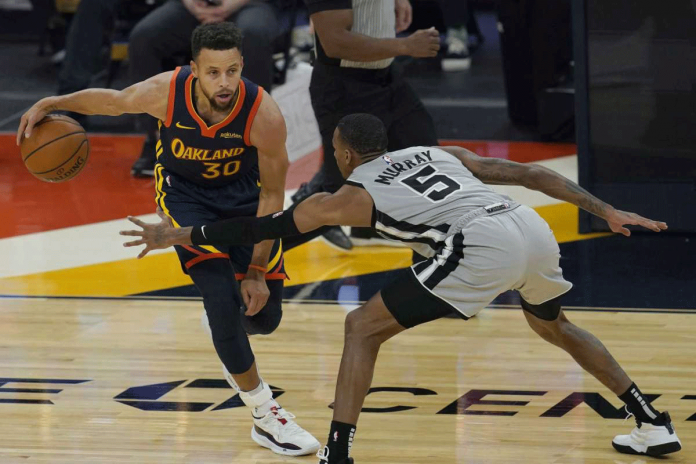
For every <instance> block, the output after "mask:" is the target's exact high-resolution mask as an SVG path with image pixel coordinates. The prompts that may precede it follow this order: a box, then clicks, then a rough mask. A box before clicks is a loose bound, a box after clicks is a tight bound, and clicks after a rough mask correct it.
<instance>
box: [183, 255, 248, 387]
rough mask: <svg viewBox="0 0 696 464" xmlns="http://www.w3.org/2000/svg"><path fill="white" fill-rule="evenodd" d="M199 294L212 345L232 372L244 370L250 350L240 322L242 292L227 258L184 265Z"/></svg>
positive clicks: (245, 369)
mask: <svg viewBox="0 0 696 464" xmlns="http://www.w3.org/2000/svg"><path fill="white" fill-rule="evenodd" d="M188 274H189V276H190V277H191V279H192V280H193V283H194V284H196V287H197V288H198V290H199V291H200V292H201V296H202V297H203V306H204V307H205V311H206V314H207V315H208V323H209V324H210V331H211V332H212V337H213V345H214V346H215V351H217V353H218V356H219V357H220V360H221V361H222V363H223V364H224V365H225V368H227V370H228V371H229V372H231V373H232V374H242V373H244V372H246V371H248V370H249V369H250V368H251V366H252V364H253V363H254V353H253V352H252V350H251V345H250V344H249V338H248V337H247V334H246V332H245V330H244V327H243V325H242V321H241V319H242V312H241V311H242V307H243V301H242V295H241V293H240V291H239V286H238V284H237V281H236V280H235V273H234V269H233V268H232V264H231V263H230V262H229V260H227V259H209V260H206V261H203V262H200V263H198V264H196V265H194V266H191V267H190V268H189V269H188Z"/></svg>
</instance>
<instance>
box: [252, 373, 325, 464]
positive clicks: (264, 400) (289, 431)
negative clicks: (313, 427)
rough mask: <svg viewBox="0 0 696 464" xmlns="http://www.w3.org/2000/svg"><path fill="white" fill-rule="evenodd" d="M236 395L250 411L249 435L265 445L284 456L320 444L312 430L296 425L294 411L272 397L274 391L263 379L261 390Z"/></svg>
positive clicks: (309, 450) (302, 452)
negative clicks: (251, 422) (252, 424)
mask: <svg viewBox="0 0 696 464" xmlns="http://www.w3.org/2000/svg"><path fill="white" fill-rule="evenodd" d="M262 382H263V381H262ZM239 397H240V398H241V399H242V401H243V402H244V404H246V405H247V406H248V407H249V408H251V411H252V413H251V416H252V417H253V418H254V426H253V427H252V428H251V439H252V440H254V441H255V442H256V443H258V444H259V445H261V446H263V447H264V448H268V449H270V450H271V451H273V452H274V453H277V454H284V455H286V456H303V455H305V454H311V453H315V452H316V451H317V450H318V449H319V447H320V446H321V445H320V444H319V441H318V440H317V439H316V438H314V437H313V436H312V434H311V433H309V432H307V431H306V430H304V429H303V428H302V427H300V426H299V425H297V423H296V422H295V420H294V419H295V415H294V414H290V413H289V412H287V411H286V410H285V409H283V408H282V407H281V406H280V405H279V404H278V403H277V402H276V400H274V399H273V393H272V392H271V389H270V387H269V386H268V384H266V383H265V382H263V389H262V390H261V391H260V392H258V393H256V394H253V395H252V394H250V393H249V392H240V393H239Z"/></svg>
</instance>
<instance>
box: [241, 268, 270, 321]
mask: <svg viewBox="0 0 696 464" xmlns="http://www.w3.org/2000/svg"><path fill="white" fill-rule="evenodd" d="M241 287H242V298H243V299H244V304H245V305H246V307H247V310H246V312H245V313H244V315H245V316H254V315H255V314H257V313H258V312H259V311H261V310H262V309H263V307H264V306H266V302H267V301H268V297H269V296H271V292H270V290H268V285H266V276H265V275H263V274H259V275H258V276H257V275H251V274H247V276H246V277H245V278H244V280H242V285H241Z"/></svg>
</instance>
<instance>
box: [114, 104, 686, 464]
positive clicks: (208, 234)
mask: <svg viewBox="0 0 696 464" xmlns="http://www.w3.org/2000/svg"><path fill="white" fill-rule="evenodd" d="M333 143H334V148H335V157H336V160H337V162H338V165H339V167H340V169H341V172H342V173H343V175H344V177H346V179H347V181H346V184H345V185H344V186H343V187H342V188H341V189H340V190H338V191H337V192H336V193H334V194H328V193H320V194H316V195H314V196H312V197H310V198H308V199H307V200H305V201H304V202H302V203H300V204H299V205H297V206H296V207H295V208H293V209H291V210H288V211H287V212H285V213H282V212H280V213H276V214H273V215H270V216H265V217H262V218H255V217H254V218H252V217H249V218H235V219H231V220H228V221H223V222H219V223H214V224H208V225H205V226H198V227H189V228H181V229H174V228H171V227H170V226H169V223H168V222H167V221H166V220H164V221H163V222H162V223H160V224H144V223H142V222H141V221H138V220H136V219H131V220H132V221H133V222H134V223H136V224H137V225H139V226H141V227H142V228H143V230H139V231H125V232H122V234H123V235H134V236H140V237H141V239H140V240H135V241H133V242H130V243H127V244H125V245H126V246H135V245H141V244H145V245H146V248H145V249H144V250H143V251H142V252H141V254H140V256H143V255H144V254H146V253H147V252H149V251H150V250H153V249H157V248H165V247H167V246H171V245H184V244H186V245H191V244H194V245H202V244H220V243H223V244H237V243H240V244H241V243H253V242H258V241H261V240H267V239H271V238H276V237H280V236H290V235H296V234H299V233H304V232H308V231H311V230H314V229H317V228H319V227H321V226H324V225H339V224H340V225H349V226H362V227H365V226H372V227H374V228H375V229H376V230H377V231H378V232H379V233H380V234H382V235H383V236H384V237H386V238H390V239H394V240H399V241H402V242H404V243H406V244H407V245H409V246H410V247H411V248H413V249H414V250H415V251H417V252H418V253H420V254H422V255H424V256H426V257H428V259H427V260H426V261H424V262H421V263H417V264H414V265H413V266H411V267H410V268H409V269H407V270H405V271H404V272H403V273H402V274H401V275H400V276H399V277H398V278H397V279H396V280H395V281H394V282H392V283H390V284H388V285H387V286H386V287H385V288H383V289H382V290H381V291H380V292H379V293H378V294H377V295H375V296H374V297H373V298H371V299H370V300H369V301H368V302H367V303H365V304H364V305H363V306H362V307H360V308H359V309H357V310H355V311H353V312H351V313H350V314H348V316H347V317H346V332H345V333H346V340H345V346H344V351H343V358H342V360H341V367H340V371H339V374H338V381H337V386H336V400H335V406H334V415H333V421H332V423H331V430H330V433H329V439H328V442H327V445H326V447H325V448H324V450H323V451H320V453H319V458H320V459H321V461H320V462H321V463H322V464H334V463H338V464H349V463H353V459H352V458H350V457H349V451H350V446H351V444H352V440H353V436H354V434H355V424H356V423H357V421H358V416H359V414H360V410H361V408H362V405H363V402H364V399H365V396H366V394H367V392H368V390H369V388H370V383H371V382H372V375H373V372H374V366H375V361H376V358H377V353H378V352H379V347H380V345H381V344H382V343H384V342H385V341H387V340H388V339H390V338H391V337H393V336H394V335H396V334H398V333H399V332H402V331H404V330H406V329H408V328H411V327H414V326H416V325H419V324H423V323H425V322H429V321H432V320H435V319H438V318H440V317H442V316H444V315H446V314H448V313H450V312H451V311H452V310H456V311H458V312H459V314H461V316H462V318H464V319H467V318H469V317H472V316H474V315H475V314H476V313H478V312H479V311H480V310H481V309H483V308H484V307H486V306H487V305H488V304H489V303H490V302H491V301H493V299H494V298H495V297H496V296H498V295H499V294H500V293H502V292H504V291H507V290H511V289H512V290H517V291H518V292H519V294H520V297H521V304H522V308H523V309H524V315H525V317H526V319H527V322H528V323H529V325H530V326H531V328H532V329H533V330H534V331H535V332H536V333H537V334H539V335H540V336H541V337H542V338H543V339H544V340H546V341H548V342H549V343H552V344H554V345H556V346H558V347H560V348H562V349H564V350H565V351H567V352H568V353H569V354H570V355H571V356H572V357H573V358H574V359H575V360H576V361H577V362H578V364H580V366H581V367H583V368H584V369H585V370H586V371H587V372H589V373H590V374H592V375H593V376H594V377H595V378H596V379H597V380H599V381H600V382H602V383H603V384H604V385H605V386H606V387H607V388H608V389H610V390H611V391H612V392H614V393H615V394H616V395H617V396H618V397H619V398H620V399H621V400H622V401H623V402H624V403H625V404H626V408H627V410H628V411H629V412H630V413H631V414H633V415H634V416H635V418H636V421H637V427H636V428H635V429H634V430H633V431H632V432H631V434H630V435H620V436H617V437H615V438H614V440H613V442H612V444H613V446H614V448H616V450H618V451H619V452H622V453H630V454H647V455H651V456H659V455H662V454H667V453H672V452H675V451H679V450H680V449H681V443H680V441H679V439H678V438H677V435H676V433H675V431H674V428H673V426H672V423H671V420H670V417H669V414H667V413H666V412H659V411H657V410H655V409H654V408H653V407H652V405H651V404H650V401H649V400H648V399H647V398H646V397H645V396H644V395H643V394H642V393H641V391H640V390H639V389H638V387H637V386H636V385H635V383H633V382H632V381H631V379H630V378H629V377H628V375H626V373H625V372H624V370H623V369H622V368H621V366H619V364H618V363H617V362H616V360H615V359H614V358H613V357H612V356H611V354H609V352H608V351H607V349H606V348H605V347H604V345H602V343H601V342H600V341H599V340H598V339H597V338H596V337H594V336H593V335H592V334H590V333H589V332H587V331H585V330H583V329H581V328H579V327H577V326H575V325H574V324H573V323H571V322H570V321H569V320H568V319H567V318H566V316H565V314H564V313H563V311H562V309H561V305H560V297H561V296H562V295H563V294H564V293H566V292H567V291H568V290H570V288H571V286H572V285H571V284H570V283H569V282H567V281H566V280H565V279H564V278H563V274H562V272H561V269H560V267H559V258H560V252H559V248H558V244H557V243H556V240H555V238H554V236H553V233H552V232H551V230H550V229H549V226H548V224H546V222H544V220H543V219H542V218H541V217H540V216H539V215H538V214H537V213H536V212H535V211H534V210H533V209H531V208H529V207H527V206H523V205H519V204H517V203H515V202H514V201H512V200H511V199H509V198H507V197H505V196H502V195H500V194H498V193H496V192H495V191H493V190H492V189H490V188H489V187H487V186H486V185H484V183H489V184H510V185H522V186H525V187H527V188H529V189H533V190H538V191H541V192H544V193H546V194H547V195H549V196H552V197H554V198H557V199H559V200H563V201H567V202H570V203H572V204H574V205H577V206H579V207H580V208H583V209H585V210H586V211H589V212H590V213H592V214H595V215H597V216H599V217H601V218H603V219H605V220H606V221H607V222H608V224H609V227H610V228H611V230H612V231H614V232H618V233H621V234H624V235H626V236H628V235H630V231H629V230H628V229H626V228H625V225H627V224H631V225H637V226H641V227H644V228H646V229H649V230H652V231H655V232H659V231H661V230H664V229H666V228H667V225H666V224H665V223H663V222H657V221H652V220H650V219H646V218H643V217H641V216H638V215H636V214H634V213H628V212H624V211H619V210H616V209H614V208H613V207H612V206H610V205H608V204H606V203H604V202H602V201H601V200H599V199H597V198H595V197H594V196H592V195H591V194H590V193H588V192H587V191H585V190H584V189H582V188H581V187H580V186H578V185H577V184H575V183H573V182H571V181H569V180H568V179H566V178H564V177H562V176H560V175H559V174H556V173H555V172H553V171H551V170H549V169H546V168H544V167H541V166H537V165H526V164H518V163H514V162H511V161H507V160H500V159H493V158H480V157H478V156H477V155H475V154H474V153H472V152H469V151H467V150H465V149H462V148H458V147H413V148H408V149H405V150H400V151H396V152H391V153H387V151H386V147H387V136H386V131H385V129H384V126H383V125H382V123H381V121H380V120H379V119H377V118H376V117H374V116H371V115H367V114H353V115H349V116H346V117H345V118H343V119H342V120H341V122H340V123H339V125H338V127H337V129H336V131H335V133H334V140H333Z"/></svg>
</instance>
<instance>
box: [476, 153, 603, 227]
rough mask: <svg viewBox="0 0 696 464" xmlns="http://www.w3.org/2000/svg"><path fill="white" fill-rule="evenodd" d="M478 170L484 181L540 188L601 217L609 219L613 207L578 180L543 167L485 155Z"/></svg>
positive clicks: (478, 176) (480, 177)
mask: <svg viewBox="0 0 696 464" xmlns="http://www.w3.org/2000/svg"><path fill="white" fill-rule="evenodd" d="M474 170H475V171H476V172H475V175H476V177H477V178H478V179H479V180H481V181H482V182H485V183H488V184H502V185H521V186H524V187H527V188H528V189H532V190H538V191H540V192H542V193H545V194H546V195H548V196H550V197H553V198H557V199H559V200H563V201H567V202H569V203H572V204H574V205H576V206H578V207H580V208H582V209H584V210H585V211H588V212H590V213H592V214H594V215H596V216H599V217H601V218H606V217H607V214H608V213H609V212H610V210H611V209H612V208H611V206H609V205H608V204H606V203H604V202H603V201H602V200H600V199H598V198H597V197H595V196H594V195H592V194H591V193H589V192H588V191H587V190H585V189H584V188H582V187H580V186H579V185H578V184H576V183H575V182H572V181H570V180H568V179H566V178H565V177H563V176H562V175H560V174H558V173H556V172H554V171H552V170H550V169H547V168H544V167H541V166H537V165H527V164H519V163H515V162H512V161H508V160H504V159H496V158H485V159H480V160H479V162H478V163H477V165H476V168H475V169H474Z"/></svg>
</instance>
